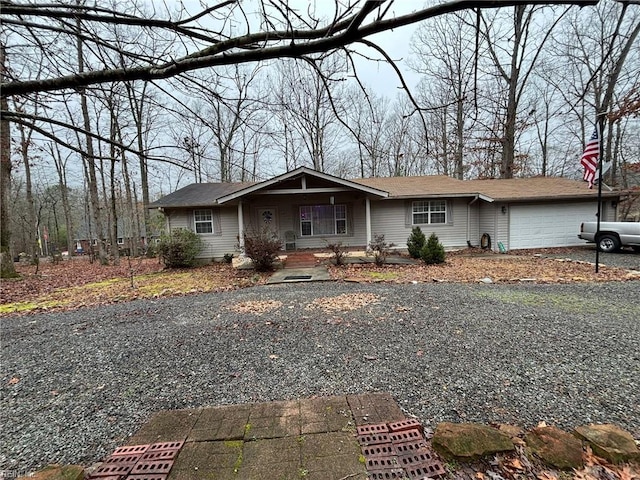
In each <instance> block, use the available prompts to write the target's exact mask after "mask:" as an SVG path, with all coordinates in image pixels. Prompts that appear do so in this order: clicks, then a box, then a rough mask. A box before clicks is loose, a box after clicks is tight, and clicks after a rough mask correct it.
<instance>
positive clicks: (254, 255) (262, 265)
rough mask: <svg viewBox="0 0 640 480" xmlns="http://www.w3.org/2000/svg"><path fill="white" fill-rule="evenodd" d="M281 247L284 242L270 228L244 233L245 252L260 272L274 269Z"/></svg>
mask: <svg viewBox="0 0 640 480" xmlns="http://www.w3.org/2000/svg"><path fill="white" fill-rule="evenodd" d="M281 248H282V242H281V241H280V240H279V239H278V238H276V237H274V236H273V233H272V232H271V231H270V230H268V229H264V230H261V231H258V232H253V233H245V234H244V253H245V255H246V256H247V257H249V258H250V259H251V260H252V261H253V266H254V268H255V269H256V270H257V271H258V272H267V271H270V270H273V264H274V263H275V261H276V259H277V258H278V251H279V250H280V249H281Z"/></svg>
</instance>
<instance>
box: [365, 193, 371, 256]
mask: <svg viewBox="0 0 640 480" xmlns="http://www.w3.org/2000/svg"><path fill="white" fill-rule="evenodd" d="M364 211H365V222H366V228H367V245H366V250H367V251H368V250H369V244H370V243H371V201H370V200H369V196H368V195H367V196H366V197H365V200H364Z"/></svg>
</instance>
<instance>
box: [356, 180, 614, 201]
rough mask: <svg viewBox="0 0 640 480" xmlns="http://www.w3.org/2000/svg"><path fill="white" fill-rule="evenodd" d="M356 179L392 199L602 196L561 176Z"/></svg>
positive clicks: (546, 198) (606, 194) (502, 198)
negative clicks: (485, 178)
mask: <svg viewBox="0 0 640 480" xmlns="http://www.w3.org/2000/svg"><path fill="white" fill-rule="evenodd" d="M353 181H354V182H356V183H361V184H363V185H368V186H371V187H375V188H378V189H380V190H385V191H387V192H389V198H394V197H395V198H402V197H404V198H415V197H421V196H430V197H433V196H442V197H453V196H475V195H481V196H483V197H487V198H488V199H489V200H500V201H526V200H556V199H559V198H564V199H569V198H591V197H597V195H598V190H597V189H595V188H594V189H592V190H590V189H588V188H587V184H586V183H585V182H582V181H578V180H570V179H568V178H561V177H534V178H513V179H492V180H458V179H456V178H452V177H447V176H443V175H431V176H423V177H377V178H362V179H355V180H353ZM602 195H603V196H604V197H617V196H619V195H620V192H609V191H608V190H606V189H604V190H603V192H602Z"/></svg>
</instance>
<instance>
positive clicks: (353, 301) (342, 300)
mask: <svg viewBox="0 0 640 480" xmlns="http://www.w3.org/2000/svg"><path fill="white" fill-rule="evenodd" d="M378 298H379V297H378V295H374V294H373V293H345V294H343V295H338V296H335V297H321V298H316V299H315V300H314V301H312V302H311V303H309V304H308V305H307V306H306V307H305V309H306V310H315V309H320V310H324V311H325V312H327V313H331V312H349V311H352V310H358V309H359V308H362V307H365V306H367V305H369V304H371V303H375V302H377V301H378Z"/></svg>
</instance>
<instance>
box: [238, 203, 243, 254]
mask: <svg viewBox="0 0 640 480" xmlns="http://www.w3.org/2000/svg"><path fill="white" fill-rule="evenodd" d="M238 245H239V246H240V250H244V216H243V213H242V200H240V201H239V202H238Z"/></svg>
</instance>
